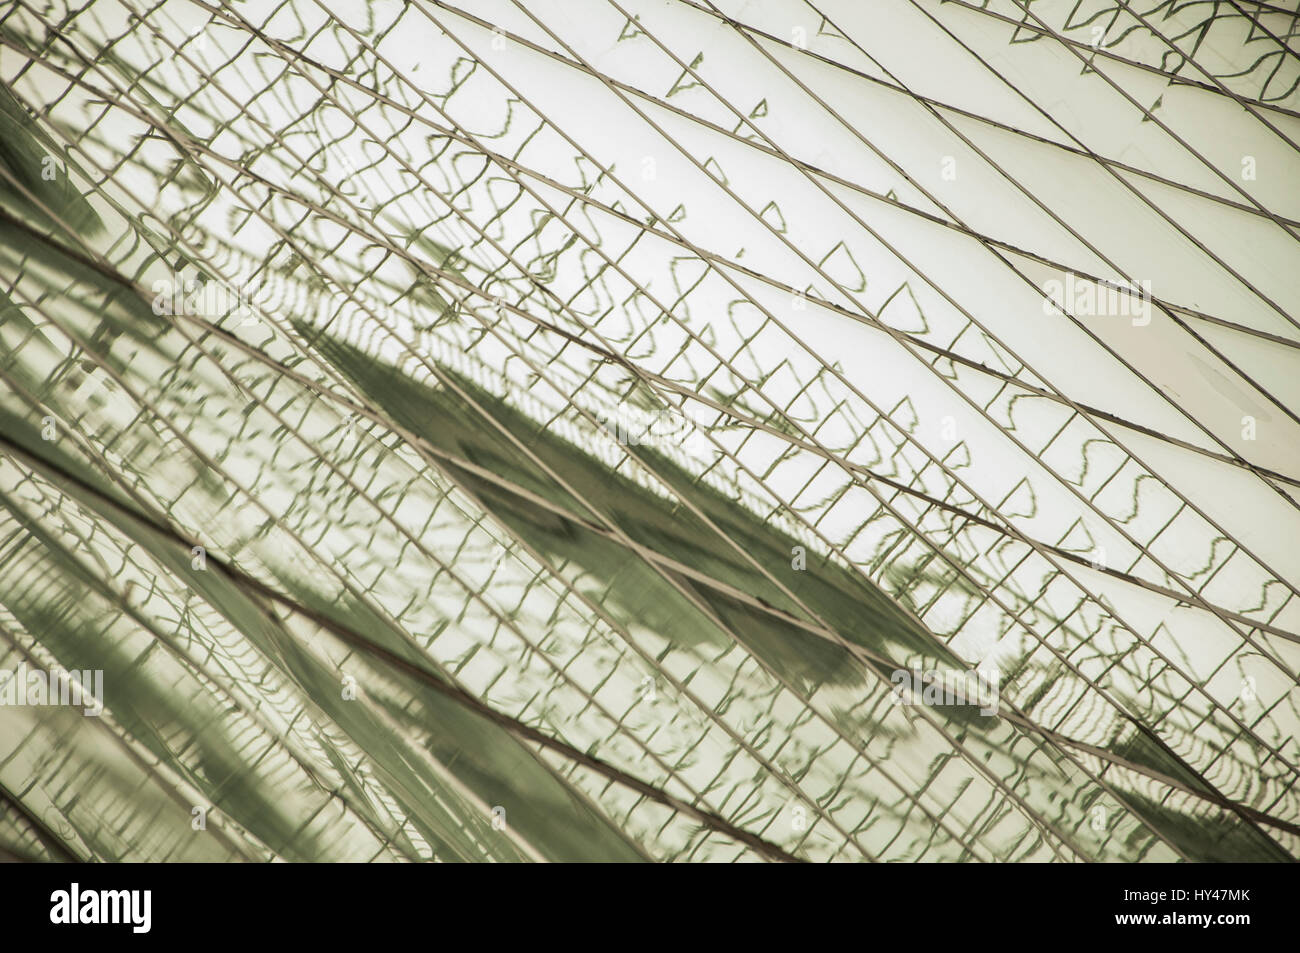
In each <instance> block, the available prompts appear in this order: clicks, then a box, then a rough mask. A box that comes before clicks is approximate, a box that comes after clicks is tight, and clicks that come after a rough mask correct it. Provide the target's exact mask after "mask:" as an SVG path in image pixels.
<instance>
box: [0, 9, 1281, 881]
mask: <svg viewBox="0 0 1300 953" xmlns="http://www.w3.org/2000/svg"><path fill="white" fill-rule="evenodd" d="M1297 22H1298V15H1297V14H1296V13H1295V12H1293V11H1288V10H1286V9H1284V8H1283V7H1282V6H1280V5H1277V4H1272V3H1254V2H1237V0H1228V2H1221V0H1215V2H1208V0H1207V2H1190V3H1184V4H1180V5H1177V6H1175V5H1171V4H1165V3H1155V2H1147V3H1143V4H1136V3H1135V4H1121V3H1115V2H1106V0H1095V2H1094V0H1070V2H1065V0H1034V2H1027V0H1025V2H1022V0H988V2H984V3H976V2H964V0H950V2H945V3H938V2H935V0H887V2H886V0H882V2H871V3H861V2H853V0H833V2H832V0H816V2H815V3H814V2H806V0H775V2H769V0H764V2H762V3H759V2H739V0H732V2H717V3H715V2H711V0H703V2H695V0H670V2H662V0H656V2H650V0H644V2H641V0H583V2H581V3H572V2H569V3H561V2H559V0H527V2H522V0H462V2H461V3H459V4H454V3H443V2H439V0H415V2H409V3H408V2H397V0H390V2H382V0H381V2H368V3H360V2H354V3H342V2H334V0H289V2H283V3H279V4H278V5H272V4H266V3H231V4H220V5H218V4H209V3H206V2H203V0H165V2H161V3H153V4H143V3H136V2H134V0H122V2H116V0H93V2H80V3H74V4H67V3H62V2H60V3H50V4H41V5H35V4H27V3H20V4H16V5H14V6H13V7H12V8H10V9H9V10H8V12H6V13H4V14H0V45H2V48H3V52H0V77H2V78H3V81H4V84H5V89H4V90H0V93H2V94H3V100H0V122H2V123H3V124H4V127H5V129H4V132H3V135H0V229H2V230H3V232H4V241H3V242H2V243H0V279H2V281H3V284H2V285H0V291H2V292H3V297H2V298H0V308H3V315H2V316H0V672H3V671H10V672H18V671H19V670H20V669H19V667H20V666H26V669H28V670H42V671H53V670H54V669H55V668H58V667H62V668H66V669H69V670H75V671H81V672H92V671H99V672H102V679H103V689H102V698H101V699H100V700H101V701H102V703H103V712H102V714H100V715H98V716H97V717H87V716H86V715H85V714H84V713H83V711H82V710H80V709H78V708H75V707H72V706H67V705H65V706H55V705H49V704H39V703H28V704H26V705H23V704H21V703H16V702H15V701H9V702H8V703H7V704H4V705H0V848H3V849H4V851H5V852H8V853H14V854H17V855H19V856H31V857H49V858H62V859H96V860H165V859H172V860H180V859H185V860H219V859H245V860H264V859H273V858H283V859H289V860H371V859H374V860H392V861H404V860H432V859H438V860H637V859H647V860H719V861H725V860H765V859H766V860H789V859H803V860H843V861H864V860H925V861H934V860H945V861H958V860H961V861H1007V860H1063V861H1077V860H1123V861H1135V860H1193V861H1195V860H1217V859H1239V860H1283V859H1294V858H1296V857H1300V790H1297V784H1296V781H1297V765H1300V740H1298V730H1300V709H1298V708H1297V694H1296V692H1297V687H1298V679H1300V644H1297V643H1300V598H1297V597H1300V589H1297V586H1298V585H1300V549H1298V548H1297V546H1296V544H1295V541H1296V540H1297V539H1298V538H1300V417H1298V416H1297V414H1296V411H1295V410H1294V409H1293V408H1295V407H1297V406H1300V373H1297V367H1300V364H1298V362H1297V357H1298V356H1300V320H1298V319H1297V316H1300V267H1297V265H1300V188H1298V187H1297V186H1300V145H1298V143H1300V53H1297V42H1298V40H1297V36H1300V28H1297ZM910 673H916V675H917V681H916V682H915V686H916V689H917V691H916V695H917V697H916V698H912V697H911V696H910V695H907V694H906V693H902V694H900V692H899V690H898V686H899V684H900V680H901V681H907V680H908V677H909V675H910ZM921 673H925V677H924V681H922V680H921ZM931 676H933V678H932V677H931ZM0 678H3V674H0ZM936 679H937V680H942V679H946V680H947V681H948V683H950V684H951V683H953V682H956V683H960V684H964V685H966V686H968V688H969V687H971V686H976V685H978V686H979V687H980V691H979V694H980V698H979V699H978V702H979V703H978V704H962V703H961V702H960V701H959V702H957V703H949V704H943V703H933V702H931V701H929V700H927V696H926V694H925V688H926V687H929V686H933V685H934V684H936V681H935V680H936ZM972 679H973V680H972ZM11 681H12V682H14V683H16V681H17V676H14V678H13V679H11ZM909 684H912V683H911V682H909ZM990 687H991V688H992V691H993V695H992V701H990V699H989V696H988V695H987V694H986V692H985V690H986V689H989V688H990ZM951 699H952V696H951V694H950V695H949V696H948V700H949V701H951ZM3 700H4V695H3V687H0V701H3ZM968 701H969V699H968Z"/></svg>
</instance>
